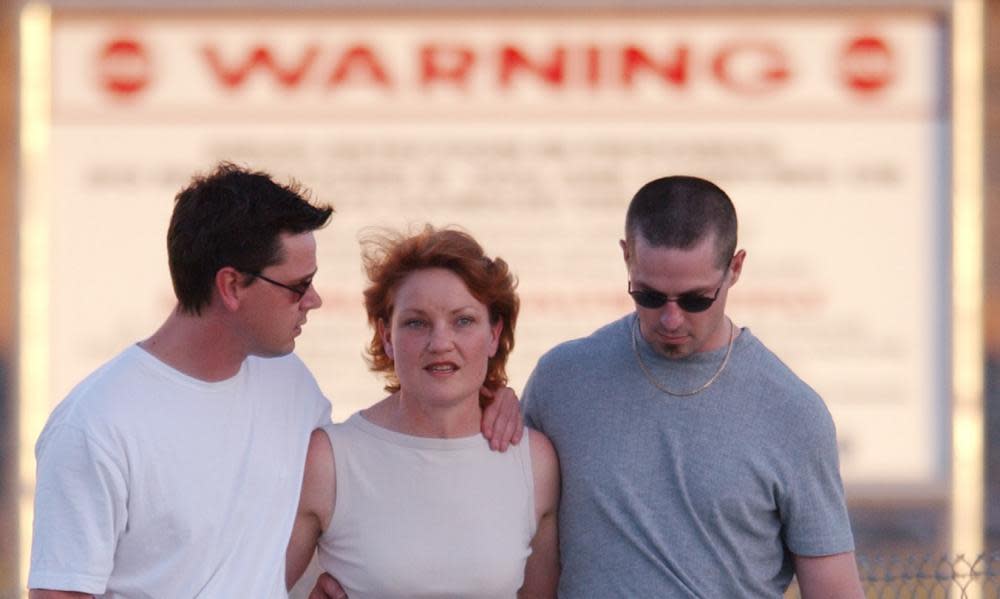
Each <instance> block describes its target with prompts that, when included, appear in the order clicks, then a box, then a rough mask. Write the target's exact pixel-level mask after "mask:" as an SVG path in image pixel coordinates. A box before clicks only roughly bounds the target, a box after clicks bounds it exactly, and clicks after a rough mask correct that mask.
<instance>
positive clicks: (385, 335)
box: [375, 318, 395, 360]
mask: <svg viewBox="0 0 1000 599" xmlns="http://www.w3.org/2000/svg"><path fill="white" fill-rule="evenodd" d="M375 328H376V329H377V330H378V336H379V337H380V338H381V339H382V351H384V352H385V355H386V356H388V357H389V359H390V360H395V358H394V357H393V354H392V339H391V335H390V334H389V333H390V330H389V328H388V327H386V326H385V321H384V320H382V319H381V318H379V319H378V322H377V323H375Z"/></svg>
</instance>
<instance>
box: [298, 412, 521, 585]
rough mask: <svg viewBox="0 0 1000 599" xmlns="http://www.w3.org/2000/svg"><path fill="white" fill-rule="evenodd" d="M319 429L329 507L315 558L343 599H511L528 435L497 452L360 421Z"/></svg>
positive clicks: (517, 578)
mask: <svg viewBox="0 0 1000 599" xmlns="http://www.w3.org/2000/svg"><path fill="white" fill-rule="evenodd" d="M324 430H325V431H326V433H327V435H328V436H329V437H330V443H331V444H332V446H333V452H334V459H335V461H336V468H337V501H336V505H335V506H334V510H333V517H332V519H331V521H330V526H329V528H328V529H327V530H326V531H324V532H323V535H322V536H321V537H320V539H319V547H318V548H317V553H318V557H319V563H320V565H321V566H322V567H323V569H324V570H326V571H327V572H329V573H330V574H332V575H333V576H334V577H335V578H336V579H337V580H339V581H340V584H341V585H342V586H343V587H344V590H345V591H347V595H348V596H349V597H350V598H351V599H375V598H377V599H392V598H395V597H400V598H402V597H406V598H418V597H427V598H430V597H434V598H445V597H456V598H458V597H462V598H481V599H492V598H498V599H499V598H501V597H503V598H511V597H515V596H516V594H517V590H518V589H519V588H520V587H521V584H522V583H523V580H524V566H525V562H526V561H527V559H528V555H529V554H530V553H531V549H530V546H529V545H530V543H531V539H532V537H533V536H534V534H535V528H536V526H537V523H536V521H535V500H534V479H533V478H532V472H531V454H530V450H529V447H528V435H524V438H523V440H522V441H521V442H520V443H519V444H518V445H516V446H512V447H511V448H510V449H508V450H507V451H506V452H505V453H499V452H494V451H490V448H489V445H488V444H487V442H486V440H485V439H484V438H483V436H482V435H479V434H477V435H475V436H471V437H463V438H459V439H437V438H427V437H413V436H410V435H404V434H402V433H397V432H394V431H390V430H388V429H385V428H382V427H380V426H378V425H376V424H373V423H371V422H369V421H368V420H366V419H365V418H364V417H362V416H361V414H360V413H357V414H354V415H353V416H351V417H350V418H349V419H348V420H347V421H346V422H344V423H342V424H330V425H327V426H325V427H324Z"/></svg>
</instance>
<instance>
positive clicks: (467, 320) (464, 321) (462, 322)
mask: <svg viewBox="0 0 1000 599" xmlns="http://www.w3.org/2000/svg"><path fill="white" fill-rule="evenodd" d="M455 322H456V323H457V324H458V326H460V327H467V326H469V325H471V324H472V323H474V322H476V319H474V318H472V317H471V316H459V317H458V320H456V321H455Z"/></svg>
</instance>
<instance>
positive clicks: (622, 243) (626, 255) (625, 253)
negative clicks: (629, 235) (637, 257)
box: [618, 239, 630, 265]
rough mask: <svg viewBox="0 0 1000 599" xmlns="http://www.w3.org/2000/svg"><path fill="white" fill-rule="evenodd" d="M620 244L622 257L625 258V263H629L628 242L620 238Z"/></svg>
mask: <svg viewBox="0 0 1000 599" xmlns="http://www.w3.org/2000/svg"><path fill="white" fill-rule="evenodd" d="M618 245H619V246H620V247H621V248H622V258H624V259H625V264H626V265H627V264H628V259H629V258H630V256H629V252H628V243H626V242H625V240H624V239H619V240H618Z"/></svg>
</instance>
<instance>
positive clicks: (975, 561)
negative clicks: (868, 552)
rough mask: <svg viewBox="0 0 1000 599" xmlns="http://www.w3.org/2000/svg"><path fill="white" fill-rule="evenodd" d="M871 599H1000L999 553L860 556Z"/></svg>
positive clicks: (861, 573)
mask: <svg viewBox="0 0 1000 599" xmlns="http://www.w3.org/2000/svg"><path fill="white" fill-rule="evenodd" d="M858 571H859V573H860V575H861V582H862V583H863V584H864V589H865V596H866V597H867V598H868V599H903V598H905V599H1000V552H994V553H986V554H982V555H978V556H967V555H957V556H947V555H939V556H934V555H923V556H913V555H910V556H903V557H893V556H863V555H859V556H858Z"/></svg>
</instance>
